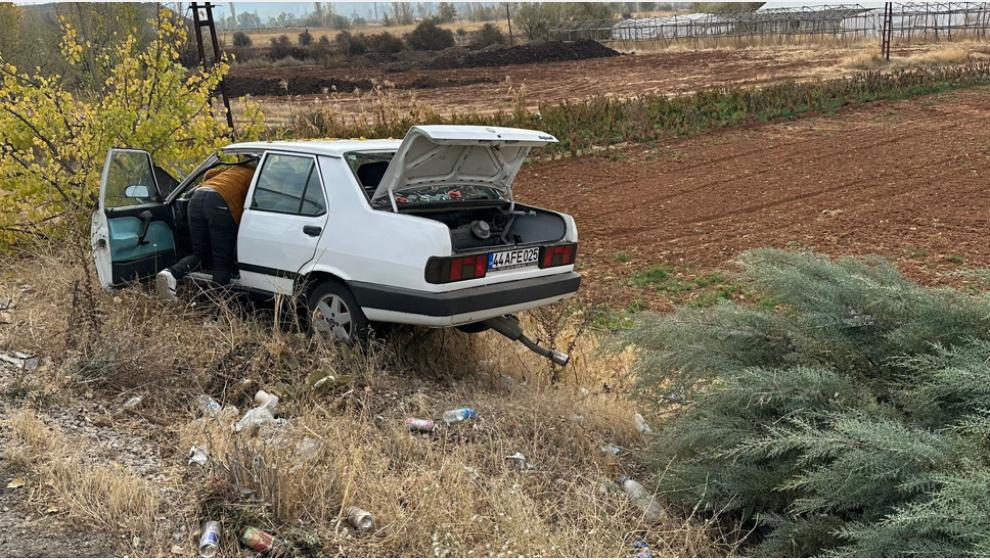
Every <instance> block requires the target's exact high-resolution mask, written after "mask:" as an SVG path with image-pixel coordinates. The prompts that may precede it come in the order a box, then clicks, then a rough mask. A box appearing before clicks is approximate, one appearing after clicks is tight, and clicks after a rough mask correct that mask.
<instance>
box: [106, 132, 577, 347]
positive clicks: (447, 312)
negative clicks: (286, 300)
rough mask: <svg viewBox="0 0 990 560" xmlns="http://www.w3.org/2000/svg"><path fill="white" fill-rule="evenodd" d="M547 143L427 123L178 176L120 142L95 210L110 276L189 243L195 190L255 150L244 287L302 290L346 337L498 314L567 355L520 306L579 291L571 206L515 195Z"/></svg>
mask: <svg viewBox="0 0 990 560" xmlns="http://www.w3.org/2000/svg"><path fill="white" fill-rule="evenodd" d="M550 142H556V139H555V138H554V137H553V136H551V135H549V134H546V133H543V132H537V131H532V130H522V129H513V128H497V127H486V126H416V127H413V128H411V129H410V130H409V132H408V134H407V135H406V137H405V138H404V139H403V140H401V141H399V140H339V141H286V142H244V143H237V144H231V145H229V146H227V147H226V148H224V149H223V150H222V152H223V154H218V155H214V156H211V157H210V158H208V159H207V160H206V161H204V162H203V163H202V164H201V165H200V166H199V167H197V168H196V169H195V170H193V172H192V173H190V174H189V175H188V176H187V177H185V178H184V179H182V180H181V181H179V180H176V179H174V178H172V177H171V176H169V175H168V174H167V173H165V172H164V171H163V170H162V169H160V168H158V167H156V166H155V165H154V163H153V162H152V159H151V156H150V155H149V154H148V153H147V152H145V151H141V150H134V149H113V150H111V151H110V153H109V154H108V156H107V160H106V163H105V165H104V169H103V180H102V185H101V188H100V198H99V208H98V210H97V211H96V212H95V213H94V216H93V227H92V246H93V252H94V256H95V259H96V268H97V271H98V274H99V278H100V281H101V283H102V284H103V285H104V286H105V287H108V288H109V287H114V286H120V285H123V284H127V283H130V282H133V281H136V280H141V279H144V278H149V277H151V276H153V275H154V274H155V273H157V272H158V271H160V270H162V269H163V268H165V267H167V266H169V265H171V264H173V263H174V262H175V261H176V260H177V259H179V258H181V257H182V256H184V255H186V254H188V253H189V252H191V247H190V243H189V232H188V224H187V219H186V205H187V203H188V200H189V196H190V195H191V192H192V190H193V189H194V188H195V187H196V186H197V185H199V184H200V182H201V181H202V180H203V176H204V174H205V173H206V171H207V170H208V169H210V168H212V167H215V166H218V165H224V163H223V160H230V159H241V160H243V159H248V158H250V159H255V160H257V168H256V169H257V170H256V171H255V174H254V177H253V179H252V181H251V186H250V188H249V190H248V193H247V200H246V202H245V205H244V214H243V216H242V217H241V221H240V227H239V229H238V233H237V268H238V270H239V276H238V277H235V278H234V280H233V282H232V284H233V286H235V287H236V288H240V289H244V290H249V291H251V292H255V293H259V294H264V295H267V296H274V295H277V294H281V295H287V296H293V295H297V296H302V297H303V298H304V301H305V302H306V304H307V306H308V308H309V311H310V313H311V318H312V325H313V327H314V329H315V330H316V331H317V332H320V333H324V334H325V335H328V336H332V337H335V338H341V339H353V338H357V337H361V336H362V335H363V334H364V333H366V332H367V329H368V326H369V323H370V322H384V323H401V324H409V325H421V326H427V327H459V328H461V329H462V330H466V331H469V332H471V331H480V330H484V329H486V328H494V329H496V330H497V331H499V332H501V333H503V334H505V335H506V336H509V337H510V338H512V339H514V340H520V341H522V342H523V343H524V344H526V345H527V346H528V347H530V348H531V349H533V350H534V351H537V352H539V353H541V354H543V355H545V356H547V357H549V358H551V359H553V360H554V361H556V362H558V363H566V361H567V357H566V356H564V355H562V354H559V353H551V352H548V351H547V350H545V349H543V348H540V347H539V346H537V345H535V344H534V343H533V342H532V341H531V340H529V339H528V338H526V337H525V336H524V335H523V334H522V331H521V329H520V327H519V325H518V322H517V321H516V320H515V318H514V317H513V315H512V314H513V313H516V312H519V311H524V310H527V309H532V308H535V307H538V306H542V305H547V304H550V303H554V302H556V301H559V300H561V299H564V298H568V297H571V296H573V295H574V294H575V292H576V291H577V290H578V286H579V285H580V282H581V277H580V276H579V275H578V274H577V273H576V272H574V259H575V257H576V254H577V240H578V237H577V228H576V227H575V225H574V220H573V219H572V218H571V217H570V216H568V215H566V214H562V213H560V212H554V211H551V210H545V209H542V208H536V207H532V206H527V205H523V204H519V203H517V202H515V200H514V199H513V196H512V181H513V179H514V178H515V176H516V174H517V173H518V171H519V168H520V167H521V166H522V163H523V160H524V159H525V158H526V155H527V153H528V152H529V150H530V148H532V147H536V146H543V145H545V144H548V143H550ZM197 275H199V276H200V277H203V278H206V277H207V276H208V271H200V272H199V273H194V274H193V276H194V277H195V276H197Z"/></svg>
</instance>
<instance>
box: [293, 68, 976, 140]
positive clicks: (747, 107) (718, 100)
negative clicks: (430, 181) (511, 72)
mask: <svg viewBox="0 0 990 560" xmlns="http://www.w3.org/2000/svg"><path fill="white" fill-rule="evenodd" d="M983 85H990V63H987V62H973V63H969V64H964V65H958V66H937V67H926V68H908V69H899V70H895V71H892V72H883V71H875V72H865V73H863V74H859V75H856V76H851V77H847V78H840V79H831V80H814V81H807V82H787V83H781V84H776V85H771V86H767V87H763V88H758V89H752V88H745V87H718V88H713V89H705V90H701V91H698V92H695V93H694V94H690V95H679V96H667V95H663V94H646V95H642V96H639V97H637V98H633V99H614V98H607V97H592V98H589V99H586V100H582V101H575V102H565V103H554V104H541V105H540V106H539V110H537V111H535V112H534V111H528V110H526V109H525V106H526V105H525V99H524V97H525V94H524V91H521V92H520V99H519V102H518V103H517V104H516V105H517V108H516V109H515V110H513V111H511V112H500V113H495V114H491V115H477V114H453V115H440V114H438V113H436V112H434V111H432V110H431V109H429V108H428V107H425V106H423V105H421V104H419V105H416V106H414V107H412V108H408V109H402V108H399V107H397V106H396V105H394V104H392V103H391V102H390V101H389V100H388V96H387V94H385V95H381V96H379V98H377V99H372V100H371V102H370V103H369V107H368V110H367V111H366V112H365V113H364V114H363V115H362V116H360V117H354V116H353V115H350V114H341V113H339V112H336V111H335V110H334V109H333V107H332V104H328V105H329V106H328V107H327V108H323V109H319V110H315V111H312V112H310V113H306V114H303V115H300V116H299V117H297V119H296V122H295V124H294V125H293V126H292V127H290V128H289V129H287V130H283V131H277V132H281V133H284V134H288V135H292V136H302V137H314V136H323V137H335V138H401V137H402V136H403V135H405V133H406V131H407V130H408V129H409V127H410V126H413V125H416V124H424V123H436V124H487V125H497V126H513V127H521V128H533V129H539V130H544V131H546V132H549V133H551V134H553V135H555V136H556V137H557V138H558V139H559V140H560V143H559V144H556V145H553V146H550V147H549V148H547V149H548V150H549V151H551V153H559V152H564V153H570V154H572V155H577V154H579V153H582V152H585V151H588V150H592V149H597V148H600V147H604V146H610V145H615V144H621V143H627V142H653V141H656V140H660V139H663V138H670V137H677V136H687V135H692V134H697V133H700V132H704V131H708V130H715V129H720V128H725V127H730V126H739V125H744V124H747V123H753V122H761V121H768V120H773V119H782V118H794V117H798V116H801V115H806V114H820V113H829V112H832V111H836V110H838V109H840V108H842V107H845V106H848V105H855V104H859V103H867V102H871V101H880V100H893V99H903V98H908V97H914V96H918V95H925V94H931V93H938V92H942V91H947V90H952V89H960V88H966V87H973V86H983Z"/></svg>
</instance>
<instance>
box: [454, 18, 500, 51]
mask: <svg viewBox="0 0 990 560" xmlns="http://www.w3.org/2000/svg"><path fill="white" fill-rule="evenodd" d="M460 31H461V30H460V29H458V32H460ZM506 42H507V41H506V39H505V33H502V30H501V29H499V28H498V27H497V26H495V25H493V24H491V23H486V24H484V25H482V26H481V29H479V30H478V31H476V32H475V33H474V35H473V36H472V38H471V44H472V45H474V46H476V47H487V46H489V45H504V44H505V43H506Z"/></svg>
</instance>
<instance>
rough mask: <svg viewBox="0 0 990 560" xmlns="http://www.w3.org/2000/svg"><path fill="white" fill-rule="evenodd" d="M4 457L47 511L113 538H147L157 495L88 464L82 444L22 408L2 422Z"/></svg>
mask: <svg viewBox="0 0 990 560" xmlns="http://www.w3.org/2000/svg"><path fill="white" fill-rule="evenodd" d="M3 425H4V428H5V429H6V430H7V432H8V435H7V442H6V445H5V446H4V455H5V457H6V459H7V461H9V462H10V463H11V464H12V465H14V466H15V467H19V468H21V469H23V470H25V471H27V472H29V473H30V475H31V476H32V478H33V479H34V480H35V481H36V483H37V484H38V486H39V490H40V492H36V494H40V495H39V496H38V497H39V498H41V497H42V496H44V499H45V501H46V503H48V504H49V507H52V506H51V504H52V502H54V503H55V504H56V506H55V509H56V511H61V510H63V509H64V510H65V511H66V512H68V514H69V515H70V516H72V517H73V518H74V519H76V520H77V521H79V522H81V523H83V524H88V525H93V526H96V527H99V528H101V529H104V530H107V531H112V532H115V533H120V532H124V533H126V534H128V535H132V536H139V537H144V536H147V535H153V534H154V529H155V517H156V515H157V513H158V510H159V505H160V503H159V495H160V492H159V490H158V489H157V488H155V487H154V486H153V485H151V484H150V483H148V482H147V481H145V480H142V479H141V478H139V477H138V476H136V475H135V474H133V473H130V472H128V471H126V470H124V469H119V468H113V467H112V466H110V465H109V464H92V463H91V462H90V458H89V457H87V456H86V455H85V452H84V449H85V445H80V443H82V442H80V441H72V440H70V439H69V438H67V437H66V436H64V435H63V434H62V433H61V431H60V430H59V428H58V427H55V426H51V425H49V424H47V423H46V422H44V421H43V420H41V419H40V418H39V417H38V415H37V414H36V413H35V412H34V411H32V410H28V409H21V410H18V411H15V412H14V413H13V414H11V415H10V416H9V417H8V418H7V419H6V420H4V422H3Z"/></svg>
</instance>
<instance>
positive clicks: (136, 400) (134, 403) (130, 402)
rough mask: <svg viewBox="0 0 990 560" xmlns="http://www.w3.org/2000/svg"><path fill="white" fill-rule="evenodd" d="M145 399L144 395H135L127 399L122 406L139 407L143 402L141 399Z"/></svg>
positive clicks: (132, 408)
mask: <svg viewBox="0 0 990 560" xmlns="http://www.w3.org/2000/svg"><path fill="white" fill-rule="evenodd" d="M143 400H144V397H142V396H141V395H135V396H133V397H131V398H129V399H127V402H125V403H124V406H123V407H122V408H123V409H124V410H134V409H135V408H137V407H138V405H140V404H141V401H143Z"/></svg>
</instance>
